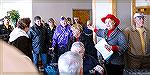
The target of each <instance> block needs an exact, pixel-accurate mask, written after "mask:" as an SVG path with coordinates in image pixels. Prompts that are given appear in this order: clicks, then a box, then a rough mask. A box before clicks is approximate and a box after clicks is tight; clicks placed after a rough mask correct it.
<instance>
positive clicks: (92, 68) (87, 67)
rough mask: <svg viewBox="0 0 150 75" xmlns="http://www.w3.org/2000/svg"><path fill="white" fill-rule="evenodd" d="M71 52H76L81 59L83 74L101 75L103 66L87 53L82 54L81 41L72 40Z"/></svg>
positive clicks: (82, 45)
mask: <svg viewBox="0 0 150 75" xmlns="http://www.w3.org/2000/svg"><path fill="white" fill-rule="evenodd" d="M71 51H72V52H77V53H79V54H80V56H81V57H82V59H83V75H91V74H95V75H103V74H104V68H103V67H102V65H100V64H99V63H98V61H97V60H96V59H95V58H94V57H92V56H90V55H87V54H84V52H85V48H84V44H83V43H82V42H74V43H73V44H72V47H71Z"/></svg>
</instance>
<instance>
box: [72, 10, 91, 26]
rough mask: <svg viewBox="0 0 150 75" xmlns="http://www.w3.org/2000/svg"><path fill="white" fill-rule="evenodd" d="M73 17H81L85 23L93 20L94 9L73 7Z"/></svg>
mask: <svg viewBox="0 0 150 75" xmlns="http://www.w3.org/2000/svg"><path fill="white" fill-rule="evenodd" d="M73 17H79V20H80V21H81V22H82V24H83V25H85V24H86V22H87V21H88V20H92V9H73Z"/></svg>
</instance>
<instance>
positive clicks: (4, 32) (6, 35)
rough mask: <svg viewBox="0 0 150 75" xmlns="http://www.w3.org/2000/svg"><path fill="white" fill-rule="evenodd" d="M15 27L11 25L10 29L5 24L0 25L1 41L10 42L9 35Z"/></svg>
mask: <svg viewBox="0 0 150 75" xmlns="http://www.w3.org/2000/svg"><path fill="white" fill-rule="evenodd" d="M12 30H13V27H12V26H11V25H9V26H8V29H7V28H6V26H5V25H4V24H2V25H0V39H3V40H4V41H6V42H8V39H9V34H10V33H11V32H12Z"/></svg>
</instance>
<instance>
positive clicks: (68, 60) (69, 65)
mask: <svg viewBox="0 0 150 75" xmlns="http://www.w3.org/2000/svg"><path fill="white" fill-rule="evenodd" d="M82 63H83V61H82V58H81V56H80V55H79V54H78V53H76V52H72V51H68V52H65V53H64V54H62V55H61V56H60V57H59V59H58V69H59V74H60V75H78V74H79V72H80V68H81V67H82Z"/></svg>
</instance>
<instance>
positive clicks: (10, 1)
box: [0, 0, 32, 26]
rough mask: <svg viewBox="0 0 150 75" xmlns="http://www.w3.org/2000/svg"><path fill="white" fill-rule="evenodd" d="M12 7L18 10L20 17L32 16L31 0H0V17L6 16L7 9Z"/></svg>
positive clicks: (9, 9)
mask: <svg viewBox="0 0 150 75" xmlns="http://www.w3.org/2000/svg"><path fill="white" fill-rule="evenodd" d="M12 9H13V10H18V12H19V14H20V18H23V17H29V18H32V0H0V19H1V18H3V17H4V16H7V11H11V10H12ZM11 25H12V24H11ZM12 26H14V25H12Z"/></svg>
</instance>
